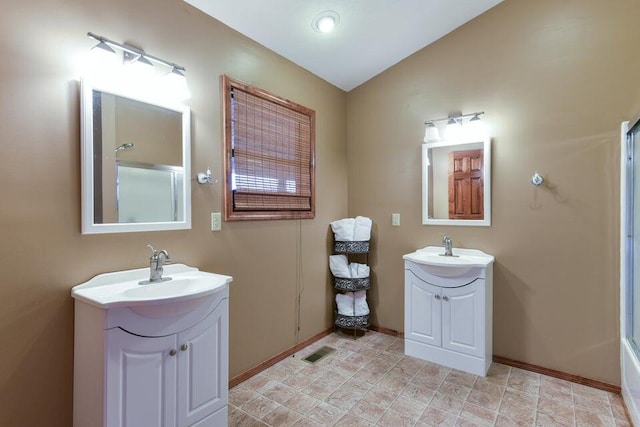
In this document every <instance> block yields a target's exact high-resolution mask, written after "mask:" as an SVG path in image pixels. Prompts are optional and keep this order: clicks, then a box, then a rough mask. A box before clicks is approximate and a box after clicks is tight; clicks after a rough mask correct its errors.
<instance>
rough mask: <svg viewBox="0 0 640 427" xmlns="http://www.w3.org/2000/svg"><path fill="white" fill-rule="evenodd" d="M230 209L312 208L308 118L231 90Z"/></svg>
mask: <svg viewBox="0 0 640 427" xmlns="http://www.w3.org/2000/svg"><path fill="white" fill-rule="evenodd" d="M230 92H231V93H230V96H231V100H230V106H231V129H230V130H231V142H232V151H231V152H232V165H231V166H232V190H233V192H232V194H233V211H237V212H242V211H310V210H312V176H313V153H312V149H313V146H312V144H311V139H312V118H311V117H310V116H309V115H307V114H303V113H301V112H299V111H296V110H293V109H291V108H289V107H288V106H285V105H281V104H280V103H278V102H274V100H271V99H266V98H263V97H260V96H257V95H254V94H252V93H249V92H248V91H245V90H242V89H240V88H238V87H232V88H231V91H230Z"/></svg>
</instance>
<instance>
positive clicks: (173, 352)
mask: <svg viewBox="0 0 640 427" xmlns="http://www.w3.org/2000/svg"><path fill="white" fill-rule="evenodd" d="M176 353H177V351H176V349H175V348H172V349H171V350H169V356H175V355H176Z"/></svg>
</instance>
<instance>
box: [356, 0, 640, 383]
mask: <svg viewBox="0 0 640 427" xmlns="http://www.w3.org/2000/svg"><path fill="white" fill-rule="evenodd" d="M639 16H640V2H638V1H637V0H614V1H602V0H598V1H596V0H587V1H585V0H568V1H557V0H537V1H531V0H506V1H505V2H504V3H501V4H500V5H498V6H497V7H495V8H493V9H492V10H490V11H488V12H487V13H485V14H483V15H481V16H480V17H478V18H476V19H475V20H473V21H471V22H470V23H468V24H467V25H465V26H463V27H461V28H460V29H458V30H456V31H455V32H453V33H451V34H449V35H447V36H446V37H443V38H442V39H441V40H439V41H437V42H436V43H434V44H433V45H431V46H429V47H427V48H425V49H423V50H422V51H420V52H418V53H416V54H414V55H413V56H411V57H409V58H408V59H406V60H404V61H403V62H401V63H399V64H397V65H396V66H394V67H393V68H391V69H390V70H388V71H386V72H384V73H383V74H381V75H379V76H377V77H375V78H374V79H372V80H371V81H369V82H367V83H366V84H364V85H362V86H360V87H359V88H357V89H355V90H353V91H352V92H350V93H349V95H348V112H347V115H348V123H347V128H348V149H347V151H348V163H349V213H350V215H369V216H371V217H372V219H373V221H374V223H375V224H376V225H377V229H376V233H375V240H376V242H375V244H374V245H373V247H374V248H375V254H374V256H373V263H372V264H373V265H372V270H373V271H374V272H375V280H374V283H373V285H372V286H373V297H374V313H375V319H374V321H375V323H376V324H379V325H383V326H385V327H387V328H392V329H396V330H402V329H403V264H402V259H401V257H402V255H403V254H405V253H408V252H411V251H413V250H415V249H416V248H419V247H424V246H427V245H440V242H441V239H442V235H443V234H449V235H451V236H452V238H453V242H454V246H456V247H466V248H478V249H482V250H484V251H486V252H488V253H490V254H493V255H495V257H496V264H495V267H494V277H495V283H494V294H495V297H494V353H495V354H497V355H500V356H504V357H508V358H512V359H516V360H519V361H524V362H528V363H532V364H536V365H540V366H543V367H546V368H552V369H557V370H560V371H564V372H568V373H572V374H576V375H581V376H584V377H588V378H591V379H596V380H601V381H606V382H608V383H613V384H619V382H620V372H619V371H620V365H619V351H618V346H619V341H618V340H619V332H618V331H619V320H618V317H619V291H618V280H619V274H618V262H619V256H618V226H619V225H618V224H619V221H618V216H619V208H618V205H619V165H618V163H619V159H618V156H619V147H618V146H619V133H620V123H621V122H622V121H623V120H628V119H630V118H631V117H632V116H633V115H634V114H635V113H637V112H638V111H639V110H640V91H639V89H638V87H639V86H638V76H639V75H640V57H638V55H636V54H634V53H633V52H635V51H636V50H637V44H638V40H640V26H638V17H639ZM459 110H462V111H463V112H464V113H469V112H474V111H486V115H485V116H483V119H484V120H485V122H487V123H488V124H489V125H490V126H491V128H492V136H493V139H492V144H493V145H492V148H493V171H492V183H493V185H492V189H493V192H492V195H493V210H492V222H493V224H492V226H491V227H488V228H487V227H441V226H423V225H421V224H420V213H421V212H420V210H421V206H420V204H421V196H420V191H421V182H420V144H421V141H422V137H423V135H424V125H423V122H424V121H425V120H426V119H430V118H437V117H443V116H444V117H446V116H447V114H448V113H449V112H455V111H459ZM536 170H538V171H539V172H540V173H541V174H543V175H544V177H545V179H546V184H547V185H546V187H543V188H539V189H536V188H534V187H533V186H532V185H531V184H530V183H529V180H530V177H531V175H532V174H533V172H534V171H536ZM372 189H375V191H372ZM392 212H399V213H401V214H402V222H401V224H402V226H401V227H399V228H398V227H392V226H391V213H392Z"/></svg>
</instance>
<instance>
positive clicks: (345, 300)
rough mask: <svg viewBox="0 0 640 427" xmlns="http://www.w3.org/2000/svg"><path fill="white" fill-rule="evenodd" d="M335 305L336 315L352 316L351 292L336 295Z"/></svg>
mask: <svg viewBox="0 0 640 427" xmlns="http://www.w3.org/2000/svg"><path fill="white" fill-rule="evenodd" d="M336 305H337V306H338V314H342V315H343V316H353V292H347V293H346V294H336Z"/></svg>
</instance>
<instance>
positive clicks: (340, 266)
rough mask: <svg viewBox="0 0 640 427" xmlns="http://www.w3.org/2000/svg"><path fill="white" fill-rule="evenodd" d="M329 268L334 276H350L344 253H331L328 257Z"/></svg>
mask: <svg viewBox="0 0 640 427" xmlns="http://www.w3.org/2000/svg"><path fill="white" fill-rule="evenodd" d="M329 269H330V270H331V274H333V275H334V277H342V278H345V279H348V278H350V277H351V272H350V270H349V262H348V261H347V256H346V255H331V256H330V257H329Z"/></svg>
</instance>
